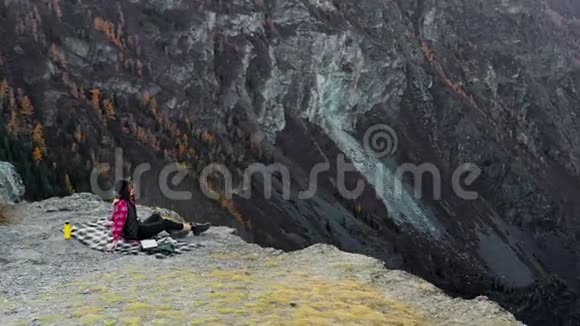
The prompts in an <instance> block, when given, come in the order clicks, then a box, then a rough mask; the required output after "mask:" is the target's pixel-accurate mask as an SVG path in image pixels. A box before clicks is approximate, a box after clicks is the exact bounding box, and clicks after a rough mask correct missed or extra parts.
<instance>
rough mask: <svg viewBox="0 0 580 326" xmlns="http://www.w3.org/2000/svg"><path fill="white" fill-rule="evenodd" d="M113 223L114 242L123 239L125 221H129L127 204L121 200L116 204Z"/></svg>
mask: <svg viewBox="0 0 580 326" xmlns="http://www.w3.org/2000/svg"><path fill="white" fill-rule="evenodd" d="M111 221H112V222H113V227H112V236H113V241H117V240H119V238H121V234H123V228H124V227H125V221H127V203H126V202H125V201H124V200H120V201H118V202H117V203H115V208H114V210H113V216H112V217H111Z"/></svg>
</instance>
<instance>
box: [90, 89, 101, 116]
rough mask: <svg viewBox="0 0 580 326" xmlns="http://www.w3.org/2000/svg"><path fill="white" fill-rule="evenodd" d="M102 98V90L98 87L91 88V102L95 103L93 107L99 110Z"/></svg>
mask: <svg viewBox="0 0 580 326" xmlns="http://www.w3.org/2000/svg"><path fill="white" fill-rule="evenodd" d="M100 99H101V91H99V90H98V89H97V88H93V89H91V103H92V104H93V109H95V110H97V111H99V110H100V109H101V106H100V102H101V100H100Z"/></svg>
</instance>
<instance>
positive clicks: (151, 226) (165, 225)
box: [139, 219, 191, 240]
mask: <svg viewBox="0 0 580 326" xmlns="http://www.w3.org/2000/svg"><path fill="white" fill-rule="evenodd" d="M189 230H191V225H189V224H181V223H177V222H173V221H169V220H166V219H161V221H158V222H154V223H142V224H140V225H139V239H140V240H144V239H150V238H153V237H154V236H156V235H158V234H159V233H160V232H162V231H168V232H169V231H189Z"/></svg>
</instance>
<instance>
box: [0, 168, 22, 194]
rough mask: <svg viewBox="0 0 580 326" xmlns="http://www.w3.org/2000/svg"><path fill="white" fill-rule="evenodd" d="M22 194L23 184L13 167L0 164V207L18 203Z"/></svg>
mask: <svg viewBox="0 0 580 326" xmlns="http://www.w3.org/2000/svg"><path fill="white" fill-rule="evenodd" d="M24 193H25V188H24V183H23V182H22V178H21V177H20V175H19V174H18V172H17V171H16V168H15V167H14V165H12V164H11V163H8V162H0V205H7V204H14V203H16V202H19V201H20V200H22V197H23V196H24Z"/></svg>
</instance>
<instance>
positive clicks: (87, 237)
mask: <svg viewBox="0 0 580 326" xmlns="http://www.w3.org/2000/svg"><path fill="white" fill-rule="evenodd" d="M72 236H73V237H74V238H76V239H77V240H79V241H80V242H81V243H82V244H84V245H86V246H87V247H89V248H91V249H94V250H99V251H103V252H108V251H107V250H106V246H107V244H108V243H110V242H111V240H112V235H111V227H110V222H109V221H108V220H107V219H99V220H96V221H93V222H87V223H79V224H75V225H73V228H72ZM155 240H156V241H157V243H158V244H159V245H162V244H165V243H168V242H169V243H171V244H173V246H174V247H175V254H178V255H179V254H183V253H184V252H189V251H192V250H193V249H195V248H201V247H203V245H202V244H198V243H192V242H187V241H180V240H175V239H173V238H171V237H169V236H157V237H156V238H155ZM113 252H115V253H120V254H123V255H139V254H148V253H146V252H144V251H143V250H142V249H141V243H140V242H139V241H129V240H123V239H120V240H119V243H118V245H117V248H115V250H114V251H113ZM155 257H157V258H165V257H167V255H165V254H162V253H156V254H155Z"/></svg>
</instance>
